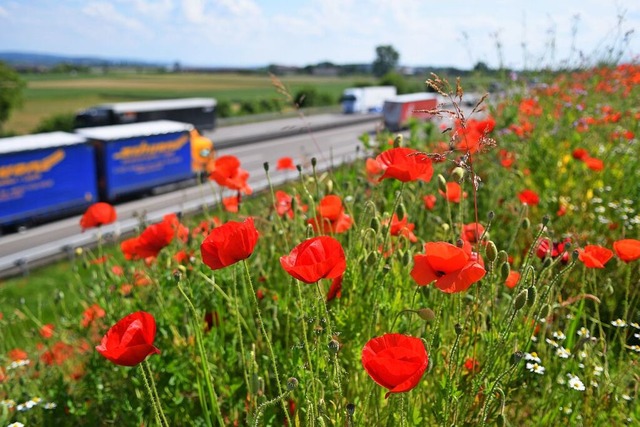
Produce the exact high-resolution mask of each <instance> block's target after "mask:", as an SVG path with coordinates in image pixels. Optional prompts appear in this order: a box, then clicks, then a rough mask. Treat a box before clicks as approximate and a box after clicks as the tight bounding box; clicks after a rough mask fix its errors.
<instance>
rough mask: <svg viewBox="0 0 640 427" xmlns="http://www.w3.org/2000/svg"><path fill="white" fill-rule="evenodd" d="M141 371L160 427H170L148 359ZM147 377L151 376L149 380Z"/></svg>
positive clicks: (142, 365)
mask: <svg viewBox="0 0 640 427" xmlns="http://www.w3.org/2000/svg"><path fill="white" fill-rule="evenodd" d="M140 371H141V372H142V379H143V381H144V385H145V387H146V389H147V393H148V394H149V399H150V400H151V406H153V412H154V414H155V416H156V421H157V423H158V424H159V425H160V426H163V427H164V426H166V427H169V423H168V422H167V418H166V417H165V415H164V412H163V411H162V406H161V404H160V399H159V397H158V391H157V390H156V384H155V381H153V374H152V373H151V368H150V367H149V362H147V360H146V359H145V360H144V361H143V362H142V363H141V364H140ZM147 375H148V376H149V377H148V378H147Z"/></svg>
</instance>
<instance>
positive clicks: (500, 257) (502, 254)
mask: <svg viewBox="0 0 640 427" xmlns="http://www.w3.org/2000/svg"><path fill="white" fill-rule="evenodd" d="M508 260H509V255H507V252H506V251H500V252H498V263H499V264H502V263H504V262H507V261H508Z"/></svg>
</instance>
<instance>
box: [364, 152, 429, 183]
mask: <svg viewBox="0 0 640 427" xmlns="http://www.w3.org/2000/svg"><path fill="white" fill-rule="evenodd" d="M376 161H377V162H378V164H379V165H380V167H381V168H382V170H383V171H384V173H383V174H382V176H381V177H380V180H383V179H385V178H394V179H397V180H398V181H402V182H409V181H415V180H421V181H425V182H429V181H431V177H432V176H433V165H432V164H431V159H430V158H429V157H427V155H426V154H423V153H420V152H419V151H417V150H413V149H411V148H405V147H398V148H392V149H390V150H387V151H385V152H383V153H381V154H380V155H378V157H376Z"/></svg>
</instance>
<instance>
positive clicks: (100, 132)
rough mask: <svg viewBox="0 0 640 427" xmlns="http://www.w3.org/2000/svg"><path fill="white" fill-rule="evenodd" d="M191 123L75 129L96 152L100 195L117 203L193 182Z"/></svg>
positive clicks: (163, 122)
mask: <svg viewBox="0 0 640 427" xmlns="http://www.w3.org/2000/svg"><path fill="white" fill-rule="evenodd" d="M192 129H193V126H191V125H190V124H188V123H181V122H174V121H170V120H158V121H153V122H145V123H132V124H127V125H114V126H101V127H94V128H83V129H76V133H77V134H79V135H81V136H83V137H85V138H86V139H88V140H89V141H90V142H91V143H92V144H93V145H94V147H95V149H96V159H97V171H98V176H99V177H100V181H99V185H98V186H99V192H100V199H101V200H103V201H109V202H114V201H116V200H119V199H122V198H124V197H127V196H132V195H136V194H140V193H145V192H148V191H150V190H152V189H153V188H155V187H159V186H162V185H165V184H172V183H177V182H180V181H186V180H189V179H192V178H193V177H194V176H195V172H194V171H193V169H192V165H191V163H192V157H191V156H192V154H191V140H190V131H191V130H192Z"/></svg>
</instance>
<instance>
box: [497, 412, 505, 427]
mask: <svg viewBox="0 0 640 427" xmlns="http://www.w3.org/2000/svg"><path fill="white" fill-rule="evenodd" d="M504 425H505V420H504V414H502V413H500V414H498V418H496V426H498V427H503V426H504Z"/></svg>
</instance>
